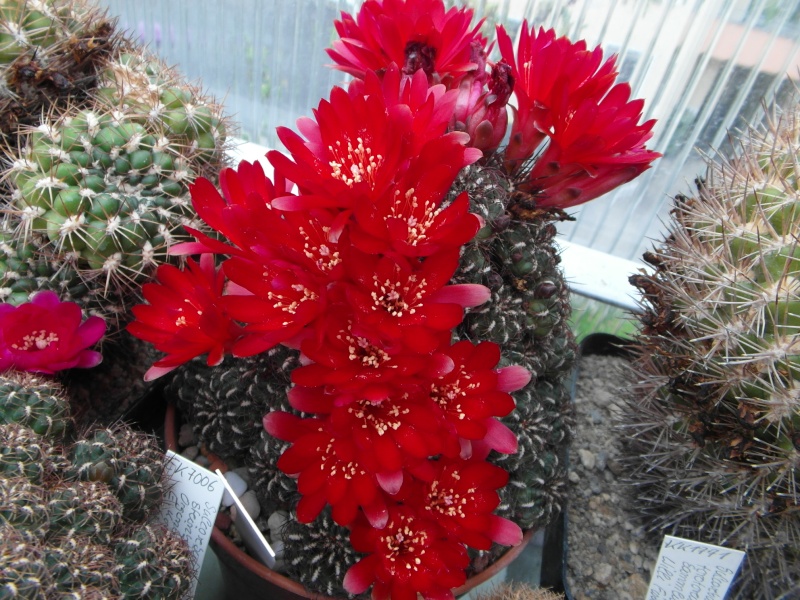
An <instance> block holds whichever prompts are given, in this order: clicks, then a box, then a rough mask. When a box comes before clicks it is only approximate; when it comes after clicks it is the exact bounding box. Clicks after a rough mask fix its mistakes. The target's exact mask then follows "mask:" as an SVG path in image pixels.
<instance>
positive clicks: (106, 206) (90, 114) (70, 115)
mask: <svg viewBox="0 0 800 600" xmlns="http://www.w3.org/2000/svg"><path fill="white" fill-rule="evenodd" d="M98 85H99V87H98V88H97V89H96V90H95V93H96V96H95V98H94V100H93V101H91V102H87V103H84V105H83V108H81V107H79V106H75V107H68V108H67V109H66V110H64V111H62V112H60V113H57V114H53V115H51V116H50V117H48V118H46V119H44V120H43V122H42V123H41V124H40V125H39V126H38V127H36V128H32V129H30V130H28V132H27V134H26V137H25V138H24V139H25V142H26V145H25V147H24V150H23V153H22V154H21V155H20V157H19V158H17V159H16V160H15V161H14V162H13V164H12V166H11V168H10V170H9V171H8V178H9V180H10V181H11V182H12V183H13V187H14V191H13V194H12V205H11V206H10V207H9V210H10V211H11V212H12V215H13V216H12V217H11V218H10V219H9V222H8V223H7V224H6V228H7V229H11V230H13V233H14V237H13V239H11V240H7V241H6V245H7V246H9V248H10V250H11V251H12V252H13V253H15V254H16V255H17V256H19V255H20V254H22V255H23V256H26V257H28V256H29V257H31V259H36V258H44V259H45V260H46V262H47V263H48V264H50V265H51V267H52V271H51V274H50V275H51V278H56V279H57V280H59V281H57V282H56V283H59V284H60V280H63V278H64V277H63V276H60V277H59V276H58V275H57V274H59V273H64V274H66V273H70V274H71V273H74V274H75V275H77V277H75V276H74V275H73V276H72V277H71V279H72V280H73V281H74V284H73V285H75V286H78V285H79V283H82V284H83V285H84V286H85V287H86V288H87V291H86V293H85V294H84V296H83V297H77V295H75V294H72V295H73V296H76V297H75V300H76V301H78V302H79V303H81V304H83V305H84V306H85V307H86V308H87V309H90V310H92V311H93V312H95V313H99V314H102V315H103V316H111V317H115V318H118V317H120V316H121V315H124V311H125V310H126V308H127V306H128V305H129V303H130V301H131V298H132V297H135V295H136V293H137V289H138V286H139V285H140V284H141V283H142V282H143V281H145V280H146V279H147V278H149V277H151V276H152V274H153V272H154V271H155V269H156V267H157V266H158V265H159V264H161V263H163V262H167V261H169V260H170V259H169V256H168V252H169V249H170V248H171V247H172V246H173V245H174V244H175V243H177V242H179V241H186V240H187V239H188V237H187V234H186V233H185V231H184V230H183V226H184V225H186V224H192V225H195V226H197V224H196V223H194V221H193V218H194V213H193V210H192V208H191V202H190V198H189V193H188V185H189V184H190V183H191V182H192V181H193V180H194V178H195V177H196V176H198V175H200V174H209V173H210V172H212V171H214V170H215V169H218V168H219V167H220V165H221V156H222V145H223V142H224V139H225V138H224V135H225V134H224V125H223V123H222V121H221V118H220V111H219V107H218V106H217V105H215V104H213V103H211V101H210V100H208V99H206V98H204V97H203V96H201V95H200V94H199V92H198V91H197V90H195V89H194V88H191V87H188V86H186V85H185V84H181V82H180V80H179V79H178V78H177V76H176V75H175V74H174V73H172V72H171V71H170V70H168V69H167V68H166V67H165V66H164V65H163V64H161V63H159V62H158V61H157V59H155V58H154V57H147V56H138V55H134V54H123V55H122V56H120V57H119V58H118V59H117V60H116V61H115V62H112V63H110V64H109V66H108V68H107V69H106V70H105V71H104V73H103V74H102V75H101V77H100V80H99V82H98ZM29 245H32V247H29ZM6 253H7V254H9V251H8V250H7V252H6ZM29 260H30V259H29ZM40 264H41V263H40ZM29 270H30V269H29ZM76 280H77V281H76ZM37 281H39V282H40V283H43V284H44V286H48V285H51V283H52V282H50V281H48V280H47V279H45V278H42V277H40V278H39V279H38V280H37ZM14 283H16V286H17V287H18V288H19V287H21V286H20V284H19V278H17V280H16V282H11V285H9V286H8V287H9V288H11V289H12V290H13V289H14ZM3 287H6V286H3ZM20 291H24V290H20Z"/></svg>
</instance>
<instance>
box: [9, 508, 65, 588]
mask: <svg viewBox="0 0 800 600" xmlns="http://www.w3.org/2000/svg"><path fill="white" fill-rule="evenodd" d="M52 588H53V583H52V576H51V574H50V570H49V568H48V565H47V562H46V560H45V558H44V556H43V553H42V551H41V549H40V548H39V547H38V546H37V545H36V544H35V543H32V542H31V541H30V540H28V539H26V538H25V537H24V536H22V535H20V533H19V532H18V531H16V530H15V529H14V527H13V526H11V525H10V524H8V523H4V522H3V521H0V600H18V599H24V600H47V599H48V598H50V593H51V592H52Z"/></svg>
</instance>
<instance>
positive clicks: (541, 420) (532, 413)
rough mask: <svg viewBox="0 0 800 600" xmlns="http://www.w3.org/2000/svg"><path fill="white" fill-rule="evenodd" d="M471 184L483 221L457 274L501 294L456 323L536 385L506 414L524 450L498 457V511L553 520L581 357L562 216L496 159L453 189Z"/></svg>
mask: <svg viewBox="0 0 800 600" xmlns="http://www.w3.org/2000/svg"><path fill="white" fill-rule="evenodd" d="M463 191H466V192H467V193H468V194H469V198H470V210H471V212H473V213H475V214H478V215H481V216H482V217H483V219H484V226H483V228H482V229H481V230H480V231H479V232H478V235H477V236H476V237H475V239H474V240H472V241H471V242H469V243H468V244H466V245H465V246H464V248H463V251H462V256H461V262H460V265H459V269H458V271H457V272H456V274H455V276H454V280H455V281H457V282H459V283H479V284H482V285H485V286H487V287H488V288H489V289H490V290H491V293H492V296H491V299H490V300H489V301H488V302H486V303H485V304H484V305H481V306H478V307H476V308H474V309H470V310H468V312H467V314H466V316H465V318H464V322H463V323H462V324H461V326H460V327H459V328H458V329H457V330H456V332H457V335H458V336H459V337H460V338H461V339H470V340H473V341H482V340H489V341H493V342H496V343H497V344H499V345H500V347H501V351H502V355H503V361H502V363H501V364H502V365H505V364H516V365H520V366H523V367H525V368H526V369H528V370H529V371H530V372H531V374H532V378H531V381H530V383H529V384H528V385H527V386H526V387H525V388H523V389H522V390H519V391H518V392H515V393H514V394H513V395H514V399H515V401H516V403H517V408H516V410H514V411H513V412H512V413H511V414H510V415H509V416H508V417H506V418H504V419H503V422H504V423H505V424H506V425H507V426H508V427H509V428H510V429H511V430H512V431H513V432H514V433H515V434H516V435H517V438H518V441H519V449H518V451H517V452H516V453H515V454H511V455H506V454H499V453H492V455H491V456H490V460H491V461H492V462H495V463H496V464H498V465H500V466H502V467H503V468H504V469H506V470H508V471H509V473H510V483H509V485H508V486H507V487H506V488H505V489H504V490H501V495H502V502H501V506H500V508H499V513H498V514H501V515H502V516H505V517H508V518H511V519H513V520H514V521H515V522H517V523H519V524H520V525H521V526H523V527H534V526H539V525H543V524H544V523H546V522H547V521H548V520H549V519H550V518H551V517H552V516H553V515H554V514H555V513H556V512H558V510H559V509H560V507H561V503H562V499H563V493H564V485H563V481H564V477H565V469H564V462H563V460H562V457H561V450H560V449H561V448H563V447H564V444H565V442H566V440H567V439H568V436H569V435H570V427H571V422H572V420H571V411H570V408H569V392H568V390H567V388H566V382H565V379H566V376H567V374H568V373H569V372H570V370H571V369H572V365H573V363H574V359H575V345H574V341H573V337H572V333H571V331H570V330H569V327H568V325H567V319H568V317H569V314H570V305H569V290H568V289H567V286H566V283H565V281H564V277H563V274H562V273H561V270H560V268H559V262H560V260H559V257H558V252H557V249H556V248H555V246H554V241H553V240H554V237H555V234H556V228H555V222H554V221H555V219H556V218H557V215H554V214H551V213H547V212H540V213H532V212H531V211H524V210H520V209H519V207H520V202H521V201H522V199H521V198H520V197H519V194H518V193H516V192H515V191H514V181H513V180H509V179H508V178H507V177H506V176H505V175H504V174H503V172H502V171H501V170H500V168H499V167H496V166H494V165H493V164H492V163H491V161H489V163H487V164H486V165H484V166H480V165H472V166H469V167H467V168H465V169H464V170H463V171H462V172H461V173H460V174H459V176H458V178H457V179H456V181H455V183H454V184H453V186H452V188H451V195H452V196H455V195H457V194H458V193H461V192H463Z"/></svg>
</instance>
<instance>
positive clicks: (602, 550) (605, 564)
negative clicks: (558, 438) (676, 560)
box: [565, 347, 661, 600]
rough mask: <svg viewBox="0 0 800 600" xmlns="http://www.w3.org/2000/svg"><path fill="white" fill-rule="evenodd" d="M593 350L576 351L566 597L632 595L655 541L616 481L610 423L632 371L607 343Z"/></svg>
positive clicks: (646, 574)
mask: <svg viewBox="0 0 800 600" xmlns="http://www.w3.org/2000/svg"><path fill="white" fill-rule="evenodd" d="M595 351H599V352H601V353H600V354H593V353H590V352H591V351H590V350H588V349H587V351H586V352H584V355H583V357H582V358H581V360H580V363H579V367H578V377H577V381H576V387H575V396H574V398H575V411H576V421H577V423H576V431H575V437H574V438H573V441H572V444H571V446H570V451H569V456H570V459H569V460H570V469H569V484H568V485H569V493H568V498H569V502H568V505H567V509H566V563H567V564H566V569H565V579H566V581H565V588H566V591H567V597H568V598H572V599H574V600H589V599H591V600H640V599H641V598H644V597H645V596H646V595H647V588H648V585H649V582H650V576H651V572H652V569H653V566H654V565H655V561H656V558H657V557H658V550H659V547H660V545H661V539H660V537H659V536H657V535H655V534H648V533H645V532H644V529H643V528H642V526H641V524H640V523H639V522H638V520H637V515H636V513H635V512H634V511H633V510H631V509H630V508H629V503H628V500H627V498H626V492H625V489H624V486H623V484H622V479H623V477H624V473H623V471H622V469H621V465H620V457H621V456H622V443H623V439H622V434H621V433H620V431H619V430H618V429H617V428H616V426H615V423H616V422H617V417H618V416H619V414H620V412H621V411H622V410H624V405H623V402H622V390H624V388H625V387H626V386H627V385H629V383H630V382H631V377H632V374H631V373H630V371H629V370H628V361H627V360H626V359H625V358H624V357H622V356H619V355H613V354H609V348H608V347H605V348H602V349H597V350H595ZM617 354H618V353H617Z"/></svg>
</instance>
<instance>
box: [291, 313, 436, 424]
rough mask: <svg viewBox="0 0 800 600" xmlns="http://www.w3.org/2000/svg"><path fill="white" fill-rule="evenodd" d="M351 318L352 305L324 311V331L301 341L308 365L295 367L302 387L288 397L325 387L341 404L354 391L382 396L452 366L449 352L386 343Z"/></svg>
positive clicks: (294, 376) (294, 377)
mask: <svg viewBox="0 0 800 600" xmlns="http://www.w3.org/2000/svg"><path fill="white" fill-rule="evenodd" d="M353 318H354V315H353V313H352V310H349V307H345V306H341V305H337V306H333V307H331V308H330V310H328V311H326V314H325V317H324V323H325V324H324V333H323V335H321V336H319V337H312V338H309V339H307V340H305V341H303V343H302V345H301V350H302V351H303V355H304V357H305V358H306V359H307V362H308V364H305V365H304V366H300V367H297V368H295V369H294V370H293V371H292V381H293V382H294V383H295V384H296V385H297V386H298V387H296V388H293V390H292V392H290V397H291V393H296V392H297V390H300V389H303V388H309V387H320V386H322V387H324V388H325V391H326V393H327V394H328V395H329V396H330V397H331V398H332V399H335V400H336V402H338V403H344V402H347V401H348V400H349V399H353V398H355V396H356V395H359V396H360V397H363V398H369V399H371V400H381V399H383V398H386V397H388V396H389V395H390V394H391V393H392V391H393V390H395V389H399V388H400V387H402V388H403V389H408V387H409V386H410V385H411V384H412V383H413V382H414V381H415V376H417V374H420V373H421V372H423V371H424V372H425V373H426V374H437V375H439V374H442V373H445V372H446V371H447V370H448V369H450V368H452V362H451V361H450V359H449V357H446V356H445V355H442V354H433V355H423V354H419V353H417V352H411V351H409V350H407V349H405V348H403V347H402V346H401V345H397V344H394V345H389V344H385V343H384V342H383V340H381V339H380V338H379V337H378V336H377V335H375V333H374V332H372V331H370V330H363V329H356V328H354V323H353ZM417 385H418V384H417ZM297 408H298V410H302V411H303V412H317V411H312V410H308V409H307V408H299V407H297Z"/></svg>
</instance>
